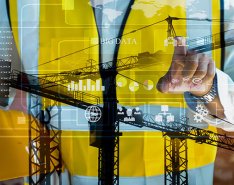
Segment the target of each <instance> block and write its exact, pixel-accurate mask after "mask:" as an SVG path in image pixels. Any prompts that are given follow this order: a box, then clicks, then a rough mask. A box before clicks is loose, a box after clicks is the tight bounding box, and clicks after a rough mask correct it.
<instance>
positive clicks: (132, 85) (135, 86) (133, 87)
mask: <svg viewBox="0 0 234 185" xmlns="http://www.w3.org/2000/svg"><path fill="white" fill-rule="evenodd" d="M138 89H139V84H138V83H137V82H131V83H130V84H129V90H130V91H132V92H136V91H138Z"/></svg>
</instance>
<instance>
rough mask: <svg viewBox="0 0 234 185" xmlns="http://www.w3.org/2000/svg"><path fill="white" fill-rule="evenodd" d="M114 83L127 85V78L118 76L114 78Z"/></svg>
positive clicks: (120, 85) (122, 85)
mask: <svg viewBox="0 0 234 185" xmlns="http://www.w3.org/2000/svg"><path fill="white" fill-rule="evenodd" d="M116 84H117V86H118V87H124V86H126V85H127V79H126V78H124V77H119V78H117V80H116Z"/></svg>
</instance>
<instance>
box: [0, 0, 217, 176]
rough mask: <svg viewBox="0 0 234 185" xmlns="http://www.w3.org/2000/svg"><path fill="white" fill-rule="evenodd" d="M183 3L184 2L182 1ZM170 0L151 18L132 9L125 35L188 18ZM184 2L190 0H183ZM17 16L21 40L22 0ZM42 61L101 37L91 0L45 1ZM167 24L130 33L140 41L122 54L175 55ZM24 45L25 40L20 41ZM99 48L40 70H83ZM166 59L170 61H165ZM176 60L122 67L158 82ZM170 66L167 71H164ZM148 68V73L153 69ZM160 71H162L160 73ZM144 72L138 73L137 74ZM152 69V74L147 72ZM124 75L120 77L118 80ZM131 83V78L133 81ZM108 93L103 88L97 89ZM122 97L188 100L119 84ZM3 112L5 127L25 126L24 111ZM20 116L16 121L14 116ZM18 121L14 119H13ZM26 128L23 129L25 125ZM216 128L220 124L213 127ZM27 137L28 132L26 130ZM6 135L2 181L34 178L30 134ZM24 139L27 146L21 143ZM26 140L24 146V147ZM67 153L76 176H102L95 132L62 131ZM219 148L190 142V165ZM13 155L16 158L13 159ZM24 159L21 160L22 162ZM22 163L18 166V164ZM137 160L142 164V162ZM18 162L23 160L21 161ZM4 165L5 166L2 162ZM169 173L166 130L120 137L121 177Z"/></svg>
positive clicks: (176, 103)
mask: <svg viewBox="0 0 234 185" xmlns="http://www.w3.org/2000/svg"><path fill="white" fill-rule="evenodd" d="M176 1H180V0H176ZM69 2H70V3H69ZM170 2H171V1H169V0H168V6H164V7H163V8H162V9H161V10H160V13H161V14H160V16H157V15H155V16H153V17H151V18H147V17H145V16H144V15H143V12H141V11H138V10H136V9H132V10H131V12H130V15H129V17H128V19H127V23H126V26H125V28H124V33H127V32H129V31H131V30H134V29H137V28H140V27H142V26H145V25H148V24H151V23H153V22H156V21H157V20H162V19H163V18H166V17H167V16H168V15H171V16H177V17H185V8H183V7H181V6H178V7H174V8H172V7H171V6H170ZM183 2H185V1H184V0H183ZM11 3H12V5H11V7H12V8H11V12H10V13H11V19H12V20H13V21H12V25H13V31H14V35H15V38H16V40H17V39H18V36H17V35H18V30H17V26H18V25H17V21H16V20H17V2H15V1H11ZM212 12H213V13H212V14H213V18H219V1H218V0H215V1H212ZM219 26H220V25H219V24H215V25H212V30H213V33H217V32H219ZM174 27H175V29H176V30H177V35H183V36H186V22H180V21H178V22H174ZM39 29H40V30H39V43H40V45H39V64H40V63H44V62H45V61H48V60H51V59H54V58H57V57H59V56H62V55H65V54H67V53H70V52H72V51H76V50H79V49H82V48H85V47H88V46H90V45H92V41H93V40H95V39H96V38H98V32H97V26H96V22H95V18H94V12H93V8H92V7H91V6H90V4H89V1H88V0H82V1H81V0H79V1H75V2H74V1H62V0H58V1H56V2H54V1H50V2H48V1H47V0H41V2H40V28H39ZM166 29H167V24H166V23H162V24H160V25H158V26H152V27H149V28H147V29H144V30H142V31H139V32H135V33H133V34H130V35H128V36H127V38H130V39H132V40H134V39H135V40H134V41H133V42H132V44H131V45H127V44H121V45H120V49H119V54H118V58H123V57H126V56H130V55H138V54H139V53H143V52H150V53H155V52H157V51H158V50H164V51H166V52H168V53H170V55H169V56H171V54H172V53H173V48H172V47H169V48H167V49H165V47H164V46H163V43H164V42H163V40H164V39H165V38H166V37H167V35H166ZM17 45H18V46H19V44H17ZM98 57H99V47H98V46H97V47H93V48H91V49H89V50H85V51H83V52H80V53H78V54H76V55H72V56H70V57H67V58H64V59H61V60H59V61H56V62H52V63H50V64H48V65H43V66H40V67H39V72H40V73H50V72H59V71H64V70H71V69H75V68H81V67H84V66H85V65H86V61H87V60H88V59H94V60H96V61H98ZM213 59H214V60H215V61H216V62H219V61H220V51H219V50H216V51H214V52H213ZM163 62H164V61H163ZM170 62H171V61H170V60H166V61H165V63H161V62H156V63H155V65H151V66H149V67H145V68H143V69H134V70H129V71H122V72H121V73H122V74H124V75H127V76H129V77H131V78H134V79H136V80H137V81H144V80H145V79H146V78H145V76H144V72H145V75H146V76H147V78H150V79H152V80H153V81H154V82H155V83H156V82H157V80H158V78H159V77H160V76H162V75H163V73H165V72H166V71H167V69H168V68H169V65H170ZM162 66H163V69H165V72H160V71H162ZM217 66H218V67H219V63H217ZM147 71H148V73H147ZM154 71H158V72H157V75H156V76H155V73H154ZM140 73H141V74H142V76H137V75H136V74H140ZM146 73H147V74H146ZM119 77H120V76H117V79H118V78H119ZM128 83H130V81H129V82H128ZM93 94H95V95H97V96H100V97H102V93H101V92H98V93H97V92H95V93H93ZM117 96H118V100H119V102H120V104H122V105H129V106H138V105H144V104H150V105H161V104H162V103H163V104H168V105H169V106H171V107H178V108H179V107H182V108H183V107H185V101H184V100H183V96H182V95H170V94H162V93H159V92H158V91H156V90H155V89H154V90H153V91H148V92H147V93H146V91H145V90H144V89H142V88H140V89H139V90H138V91H137V92H135V93H132V92H129V89H128V88H127V87H124V88H119V87H118V88H117ZM0 114H2V115H3V117H4V119H3V122H4V123H3V124H1V125H6V126H5V127H4V128H9V127H8V126H7V125H9V124H13V125H14V128H19V127H18V126H19V125H17V121H16V120H15V118H17V115H18V114H20V113H18V112H14V111H11V112H5V111H0ZM13 118H14V119H13ZM12 119H13V120H12ZM22 127H23V128H24V129H27V124H23V126H22ZM20 128H21V127H20ZM209 129H210V130H212V131H215V130H216V129H215V128H212V127H209ZM0 132H1V133H2V134H0V135H4V134H5V135H6V138H7V137H8V136H9V137H11V136H17V135H18V129H12V130H7V129H6V130H5V129H1V130H0ZM24 135H25V136H27V132H25V133H24ZM6 138H5V137H0V147H1V149H2V150H1V151H3V152H1V154H0V164H4V162H7V165H4V168H2V169H0V170H1V172H0V179H9V178H15V177H19V176H28V158H27V157H28V155H27V152H25V151H26V149H25V147H26V146H27V144H26V143H27V141H28V138H27V137H20V138H18V139H15V140H14V142H13V143H11V142H10V141H11V140H8V139H6ZM18 142H20V143H21V144H19V145H17V143H18ZM22 143H24V144H23V146H22ZM61 147H62V148H61V150H62V157H63V161H64V163H65V165H66V167H67V168H68V170H69V171H70V172H71V174H72V175H80V176H87V177H88V176H90V177H91V176H92V177H93V176H97V174H98V171H97V169H98V158H97V157H98V150H97V149H96V148H93V147H91V146H89V131H88V130H87V131H79V130H74V131H66V130H64V131H63V132H62V146H61ZM215 155H216V147H213V146H209V145H206V144H202V145H201V144H197V143H195V142H194V141H191V140H188V167H189V169H194V168H199V167H202V166H205V165H208V164H211V163H213V162H214V160H215ZM10 156H14V160H11V158H10ZM17 160H18V161H17ZM19 161H20V164H19V165H17V168H14V167H13V166H15V163H16V162H19ZM136 161H137V165H136ZM17 164H18V163H17ZM1 167H3V165H1ZM163 173H164V140H163V137H162V134H161V132H149V131H144V132H143V131H131V132H129V131H126V132H123V136H121V138H120V177H143V176H157V175H162V174H163Z"/></svg>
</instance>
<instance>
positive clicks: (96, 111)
mask: <svg viewBox="0 0 234 185" xmlns="http://www.w3.org/2000/svg"><path fill="white" fill-rule="evenodd" d="M101 117H102V111H101V109H100V108H99V107H97V106H93V105H92V106H89V107H87V109H86V110H85V118H86V119H87V121H89V122H91V123H94V122H97V121H99V120H100V119H101Z"/></svg>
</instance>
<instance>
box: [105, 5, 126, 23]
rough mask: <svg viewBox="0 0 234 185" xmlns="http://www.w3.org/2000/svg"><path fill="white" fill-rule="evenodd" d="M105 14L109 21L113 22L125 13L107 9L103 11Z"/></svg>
mask: <svg viewBox="0 0 234 185" xmlns="http://www.w3.org/2000/svg"><path fill="white" fill-rule="evenodd" d="M103 13H104V14H105V15H106V16H107V17H108V19H109V21H110V22H112V21H113V20H115V19H116V18H117V17H119V16H120V15H121V14H122V13H123V12H121V11H117V10H114V9H109V8H105V9H103Z"/></svg>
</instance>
